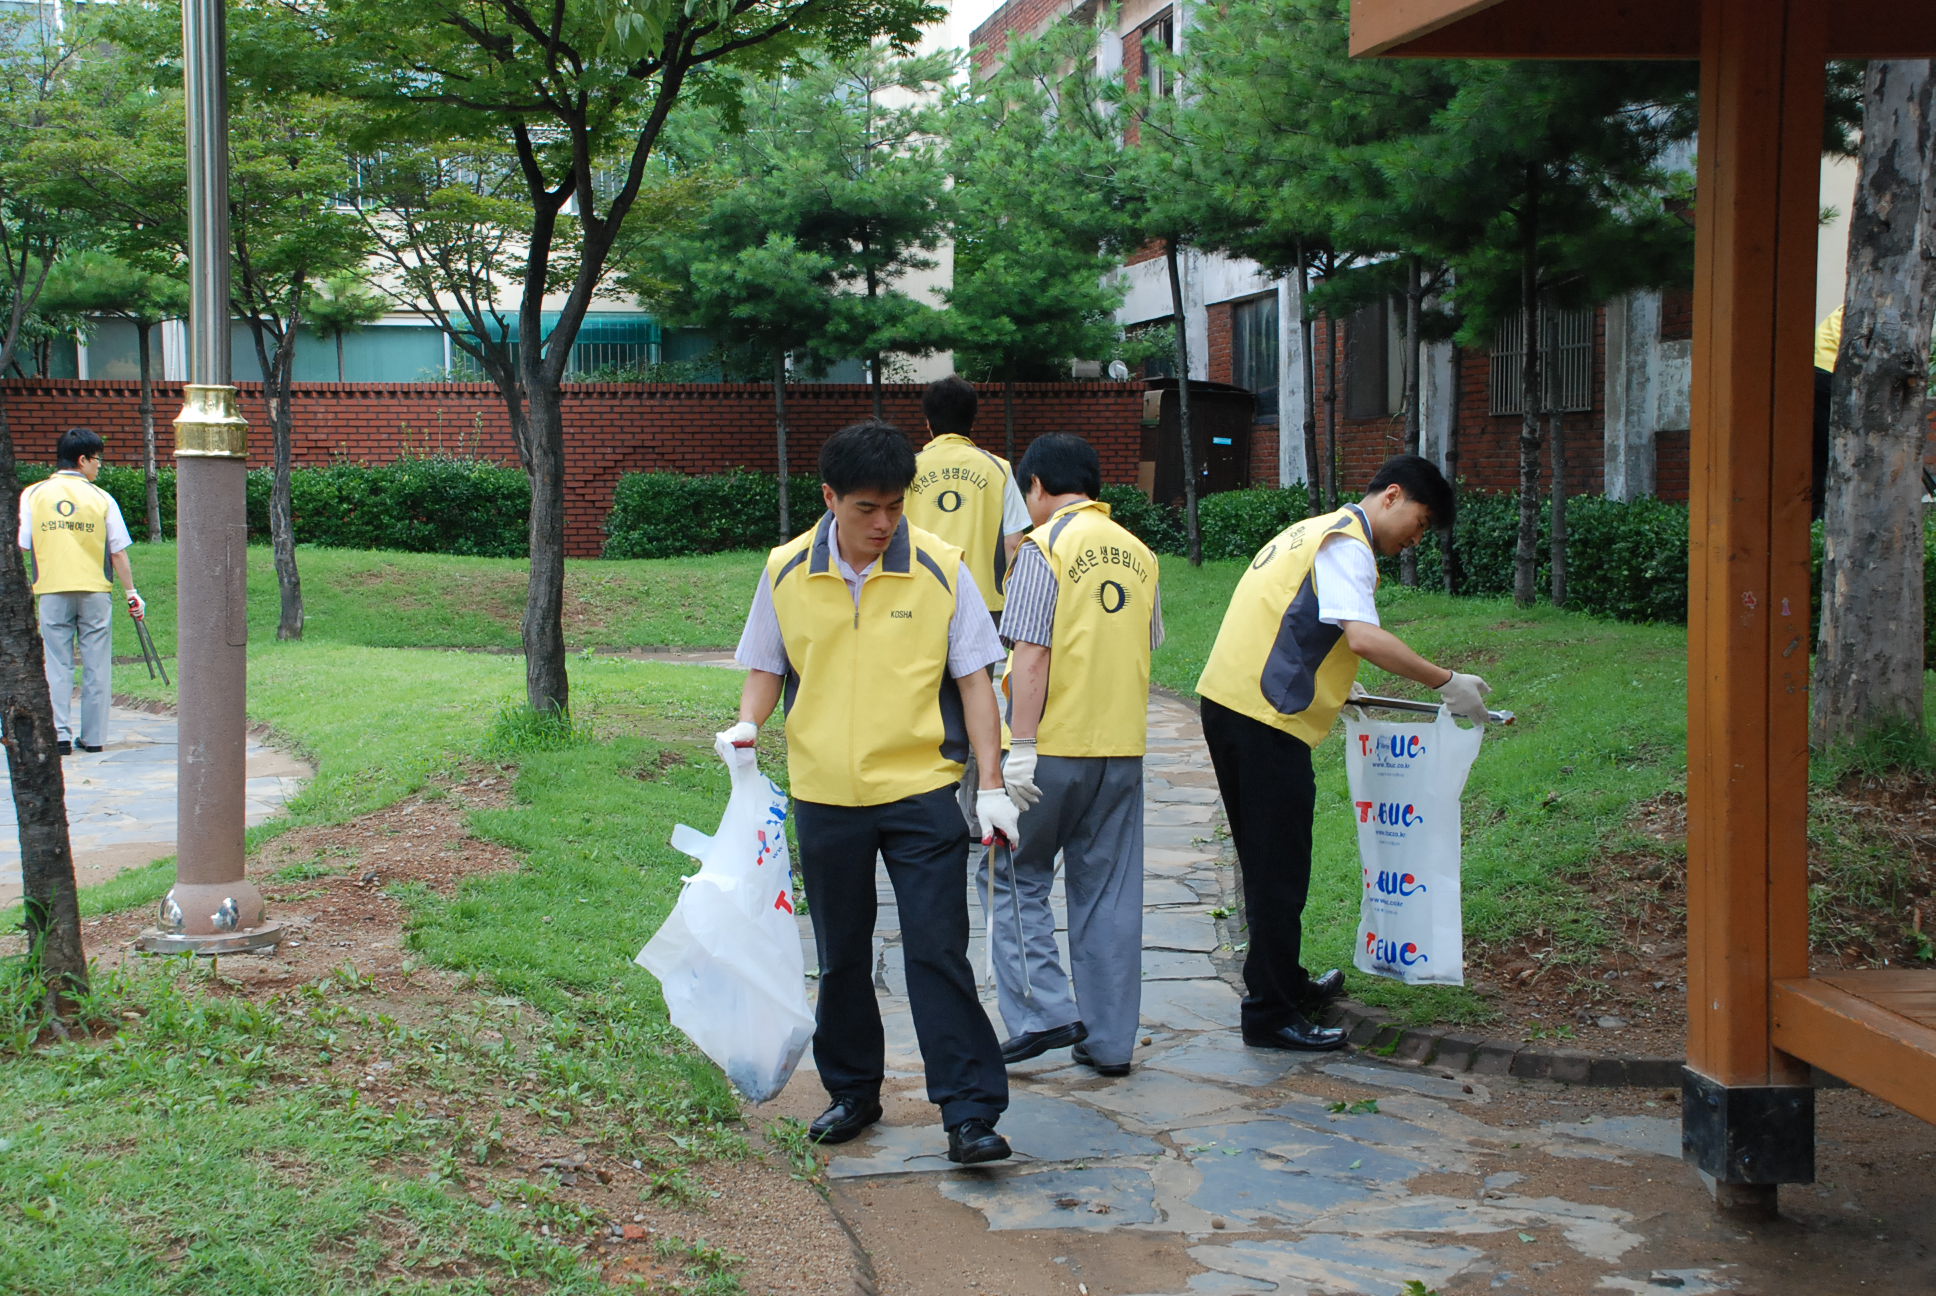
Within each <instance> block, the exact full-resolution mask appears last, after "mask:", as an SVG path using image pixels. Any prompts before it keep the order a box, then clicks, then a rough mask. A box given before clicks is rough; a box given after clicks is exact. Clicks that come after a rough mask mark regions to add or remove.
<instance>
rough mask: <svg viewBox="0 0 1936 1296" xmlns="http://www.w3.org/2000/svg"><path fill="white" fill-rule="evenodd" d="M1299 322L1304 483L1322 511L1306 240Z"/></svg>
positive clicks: (1313, 505)
mask: <svg viewBox="0 0 1936 1296" xmlns="http://www.w3.org/2000/svg"><path fill="white" fill-rule="evenodd" d="M1297 288H1298V292H1297V317H1298V318H1297V326H1298V328H1299V329H1301V330H1302V331H1303V333H1304V428H1303V432H1304V487H1305V491H1306V493H1307V494H1308V495H1309V496H1310V510H1311V512H1312V513H1313V514H1316V513H1317V512H1318V499H1319V486H1318V482H1319V473H1318V358H1317V356H1316V355H1315V354H1314V353H1313V350H1312V348H1314V347H1315V346H1316V345H1317V340H1318V339H1317V323H1316V321H1315V320H1313V319H1312V318H1311V308H1310V305H1309V302H1310V300H1311V268H1310V266H1309V265H1307V264H1306V263H1305V260H1304V244H1303V243H1299V244H1298V245H1297Z"/></svg>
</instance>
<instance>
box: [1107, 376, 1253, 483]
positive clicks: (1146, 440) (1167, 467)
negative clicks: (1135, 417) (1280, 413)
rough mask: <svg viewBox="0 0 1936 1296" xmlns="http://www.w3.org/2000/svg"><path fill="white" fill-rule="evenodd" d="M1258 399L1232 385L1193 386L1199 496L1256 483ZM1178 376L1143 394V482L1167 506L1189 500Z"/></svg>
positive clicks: (1140, 470) (1195, 382)
mask: <svg viewBox="0 0 1936 1296" xmlns="http://www.w3.org/2000/svg"><path fill="white" fill-rule="evenodd" d="M1256 403H1257V398H1256V397H1255V396H1253V395H1251V393H1250V392H1249V391H1248V390H1246V389H1245V388H1242V387H1233V386H1232V385H1231V384H1229V383H1220V382H1206V381H1203V380H1200V379H1199V380H1193V381H1192V382H1191V383H1190V431H1191V437H1190V440H1191V445H1192V448H1193V449H1194V451H1195V460H1196V472H1197V496H1198V498H1202V497H1203V496H1205V495H1213V494H1215V493H1217V492H1218V491H1227V490H1241V489H1242V488H1243V487H1245V486H1248V485H1250V425H1251V419H1252V414H1253V411H1254V409H1255V406H1256ZM1177 405H1178V402H1177V384H1176V379H1174V378H1158V379H1154V380H1152V381H1151V383H1150V385H1149V389H1148V390H1147V391H1145V392H1144V393H1143V452H1142V456H1141V458H1142V462H1141V463H1140V464H1139V465H1138V472H1137V484H1138V485H1139V486H1141V487H1142V488H1143V489H1144V490H1146V491H1148V492H1149V495H1150V498H1151V499H1153V500H1156V501H1157V502H1158V503H1162V504H1181V503H1182V502H1183V438H1182V436H1181V435H1180V433H1179V431H1178V429H1179V428H1180V426H1181V420H1180V418H1179V417H1178V409H1177Z"/></svg>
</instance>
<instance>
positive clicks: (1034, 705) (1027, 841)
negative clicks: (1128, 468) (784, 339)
mask: <svg viewBox="0 0 1936 1296" xmlns="http://www.w3.org/2000/svg"><path fill="white" fill-rule="evenodd" d="M1015 475H1016V477H1017V478H1018V479H1019V480H1021V481H1023V482H1026V483H1027V487H1028V489H1027V494H1026V496H1025V498H1026V499H1027V501H1028V509H1029V517H1030V518H1031V519H1032V520H1033V521H1034V522H1035V529H1034V530H1033V531H1031V532H1029V534H1028V538H1027V539H1026V540H1024V541H1023V542H1022V547H1021V549H1020V550H1019V552H1018V553H1017V554H1016V559H1015V571H1014V577H1013V580H1012V581H1011V582H1010V584H1009V589H1008V610H1007V611H1006V613H1004V614H1003V617H1002V637H1003V638H1005V639H1007V640H1008V641H1009V642H1010V643H1011V644H1013V645H1014V655H1013V656H1012V657H1011V659H1010V661H1009V669H1008V689H1009V727H1010V729H1011V731H1012V732H1013V734H1014V742H1013V746H1012V748H1011V750H1010V752H1009V755H1008V760H1007V762H1006V763H1005V764H1004V766H1003V771H1002V775H1003V781H1004V783H1005V784H1006V786H1007V788H1008V794H1009V798H1010V799H1011V800H1012V801H1014V802H1015V803H1016V804H1017V805H1018V806H1021V807H1022V843H1021V845H1020V846H1019V847H1017V848H1016V850H1015V851H1014V853H1013V856H1012V859H1013V863H1014V869H1013V871H1012V873H1010V874H1008V875H1007V876H1004V874H1003V872H1002V871H1001V870H1000V869H996V870H994V879H993V889H994V903H993V906H992V908H993V913H991V914H990V915H989V918H988V931H989V938H990V940H992V941H993V942H994V950H995V969H996V985H997V987H998V990H999V993H1000V1002H1001V1010H1002V1020H1003V1022H1004V1023H1006V1025H1007V1026H1008V1029H1009V1031H1010V1032H1011V1034H1010V1037H1009V1038H1008V1039H1007V1040H1006V1041H1004V1042H1003V1044H1002V1060H1003V1061H1004V1062H1007V1063H1009V1064H1011V1065H1012V1064H1014V1063H1017V1062H1023V1061H1026V1060H1028V1059H1029V1058H1032V1057H1038V1056H1040V1055H1041V1054H1043V1053H1045V1052H1047V1051H1048V1050H1050V1049H1055V1048H1065V1047H1068V1046H1070V1045H1073V1046H1074V1057H1075V1060H1076V1061H1077V1062H1078V1063H1081V1064H1082V1065H1085V1066H1088V1067H1091V1068H1093V1069H1094V1070H1096V1071H1098V1072H1100V1073H1101V1074H1103V1075H1108V1076H1117V1075H1127V1074H1128V1073H1129V1066H1130V1053H1131V1051H1132V1050H1133V1049H1134V1048H1135V1045H1136V1032H1137V1029H1138V1024H1137V1023H1138V1014H1139V1012H1140V1010H1141V1008H1142V980H1143V968H1142V958H1143V754H1144V752H1145V750H1147V747H1148V742H1149V677H1150V653H1151V651H1152V650H1154V649H1155V648H1156V647H1157V646H1158V645H1160V644H1161V643H1162V641H1163V612H1162V606H1161V600H1160V599H1159V598H1158V596H1157V564H1156V555H1155V554H1153V553H1151V552H1150V550H1149V547H1148V546H1147V545H1145V544H1144V543H1143V542H1142V541H1141V540H1138V539H1137V538H1136V537H1135V536H1133V535H1131V534H1130V533H1129V532H1128V531H1127V530H1125V529H1124V528H1123V527H1122V525H1121V524H1119V523H1117V522H1116V521H1114V520H1113V519H1112V518H1111V517H1110V516H1109V505H1107V504H1104V503H1101V502H1099V501H1098V500H1097V499H1096V496H1097V495H1099V494H1101V493H1102V462H1101V460H1100V459H1098V458H1097V456H1096V451H1095V447H1093V446H1091V445H1090V444H1089V443H1088V442H1087V441H1084V440H1083V439H1082V438H1081V437H1078V436H1071V435H1070V434H1068V433H1066V432H1052V433H1050V434H1048V435H1046V436H1042V437H1038V438H1036V440H1035V441H1033V442H1032V443H1030V445H1029V448H1028V453H1026V454H1024V455H1023V456H1022V462H1021V464H1020V465H1019V466H1018V467H1017V468H1016V471H1015ZM1058 853H1060V854H1061V856H1062V861H1063V867H1064V869H1065V870H1066V872H1065V875H1064V879H1065V881H1064V885H1065V888H1066V893H1067V896H1068V905H1069V970H1070V972H1071V973H1073V974H1074V978H1075V993H1074V994H1073V995H1071V994H1070V990H1069V977H1068V976H1065V975H1064V974H1063V971H1062V964H1061V961H1060V958H1059V956H1058V951H1057V949H1056V943H1055V926H1056V923H1055V912H1054V910H1053V908H1052V907H1051V905H1050V902H1049V891H1050V888H1051V887H1052V886H1053V885H1054V883H1055V868H1056V855H1057V854H1058ZM1078 1009H1079V1010H1080V1011H1078Z"/></svg>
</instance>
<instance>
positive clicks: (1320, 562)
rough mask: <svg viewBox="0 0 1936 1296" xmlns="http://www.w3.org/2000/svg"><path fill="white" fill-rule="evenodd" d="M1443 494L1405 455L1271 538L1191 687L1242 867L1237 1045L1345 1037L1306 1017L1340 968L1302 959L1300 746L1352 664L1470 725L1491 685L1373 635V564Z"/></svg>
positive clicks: (1319, 731) (1448, 496)
mask: <svg viewBox="0 0 1936 1296" xmlns="http://www.w3.org/2000/svg"><path fill="white" fill-rule="evenodd" d="M1455 508H1456V502H1455V500H1454V498H1453V494H1452V487H1451V484H1450V483H1448V482H1447V481H1446V480H1445V477H1444V475H1443V474H1442V473H1440V472H1439V470H1438V468H1437V466H1436V465H1434V464H1433V463H1432V462H1431V461H1430V460H1428V459H1422V458H1420V457H1419V456H1417V455H1398V456H1396V457H1395V458H1392V459H1388V460H1386V461H1385V465H1384V466H1383V467H1382V468H1380V469H1379V470H1378V472H1377V475H1376V476H1374V477H1373V478H1372V479H1371V486H1370V488H1369V491H1368V493H1367V494H1366V495H1365V497H1364V499H1363V500H1361V501H1359V502H1358V503H1356V504H1347V505H1345V506H1344V507H1343V508H1341V509H1339V510H1338V511H1337V512H1335V513H1327V514H1325V515H1324V516H1322V517H1315V518H1306V519H1305V520H1304V521H1302V522H1299V523H1297V524H1296V525H1294V526H1291V527H1289V528H1287V529H1286V530H1284V531H1282V532H1280V533H1279V534H1278V535H1277V536H1276V537H1275V538H1274V539H1272V540H1271V542H1270V543H1269V544H1267V545H1265V546H1264V547H1263V549H1262V550H1260V551H1259V552H1258V554H1257V556H1256V558H1254V559H1252V560H1251V564H1250V570H1248V571H1246V572H1245V573H1244V575H1243V578H1242V579H1241V580H1239V581H1238V582H1237V589H1236V592H1235V593H1234V594H1232V595H1231V598H1230V606H1229V608H1228V609H1227V610H1226V611H1225V612H1224V617H1223V626H1222V628H1221V629H1219V630H1218V632H1217V642H1216V645H1215V646H1214V647H1213V648H1212V649H1211V650H1210V659H1209V661H1208V662H1207V663H1206V664H1205V665H1204V668H1203V675H1202V677H1201V678H1199V679H1198V680H1197V693H1198V694H1199V696H1201V698H1202V716H1203V740H1204V743H1205V745H1207V746H1208V747H1209V749H1210V763H1211V765H1212V766H1214V767H1215V769H1216V772H1217V788H1218V790H1219V791H1220V792H1221V793H1222V795H1223V805H1224V813H1225V814H1226V815H1228V816H1229V819H1230V835H1231V839H1232V841H1233V843H1234V844H1235V845H1236V847H1237V861H1238V865H1239V867H1240V868H1241V869H1242V872H1243V884H1244V909H1245V912H1246V914H1247V915H1248V917H1249V921H1250V952H1249V953H1248V954H1247V955H1246V956H1245V958H1244V991H1245V993H1244V999H1243V1006H1242V1009H1241V1014H1242V1027H1243V1035H1244V1043H1246V1044H1249V1045H1251V1046H1252V1047H1253V1048H1273V1049H1335V1048H1339V1047H1342V1046H1343V1044H1344V1032H1343V1031H1341V1030H1338V1029H1335V1028H1332V1027H1326V1026H1319V1025H1318V1024H1317V1023H1316V1022H1315V1021H1313V1020H1312V1018H1313V1016H1315V1014H1316V1013H1317V1012H1318V1011H1319V1010H1321V1009H1322V1008H1323V1007H1324V1005H1325V1004H1327V1003H1329V1002H1330V1001H1331V1000H1333V999H1335V998H1337V997H1338V996H1339V995H1341V994H1343V993H1344V973H1343V972H1341V971H1338V970H1337V969H1335V968H1333V969H1332V970H1331V971H1329V972H1326V973H1324V974H1323V975H1322V976H1319V977H1315V978H1314V977H1312V976H1311V974H1310V973H1309V972H1308V971H1306V970H1305V967H1304V964H1303V962H1302V961H1301V957H1300V956H1301V952H1302V946H1303V940H1304V931H1303V924H1304V901H1305V898H1306V896H1307V895H1308V893H1309V892H1310V889H1311V822H1312V817H1313V815H1314V813H1315V811H1316V804H1317V782H1316V779H1315V777H1314V776H1313V774H1312V772H1311V749H1312V748H1313V747H1315V746H1317V744H1318V741H1319V740H1320V739H1322V738H1323V737H1324V736H1325V734H1327V733H1329V732H1330V730H1331V726H1332V724H1333V722H1334V721H1336V720H1337V718H1338V711H1339V709H1340V708H1341V707H1342V706H1343V705H1344V703H1345V701H1346V700H1347V698H1348V695H1349V694H1350V691H1351V689H1352V687H1353V686H1354V682H1355V680H1356V678H1357V674H1358V663H1359V661H1360V660H1364V661H1369V662H1371V663H1372V664H1373V665H1375V666H1379V667H1382V668H1384V669H1385V670H1388V671H1390V672H1391V673H1392V674H1394V675H1402V676H1404V677H1405V678H1406V679H1409V680H1415V681H1417V682H1418V683H1420V684H1423V685H1425V686H1427V687H1428V688H1435V689H1437V690H1438V692H1439V696H1440V698H1441V699H1443V700H1444V702H1445V704H1446V706H1448V707H1449V708H1450V709H1451V712H1452V714H1453V715H1455V716H1457V717H1459V718H1460V719H1462V720H1471V721H1474V722H1476V723H1479V724H1484V723H1485V720H1486V704H1485V696H1486V694H1488V693H1490V692H1491V691H1492V689H1491V688H1490V686H1488V685H1487V684H1486V682H1485V681H1484V680H1482V679H1480V678H1479V677H1478V676H1477V675H1464V674H1461V673H1459V672H1458V671H1455V670H1452V669H1450V668H1449V667H1445V666H1440V665H1437V664H1435V663H1433V662H1430V661H1427V660H1426V659H1425V658H1423V657H1421V656H1419V655H1418V654H1417V653H1416V652H1414V651H1412V649H1410V648H1409V647H1407V646H1406V645H1405V643H1404V641H1403V640H1401V639H1399V638H1398V636H1397V635H1394V634H1392V633H1391V632H1390V631H1389V630H1386V629H1384V628H1383V627H1382V626H1380V625H1379V624H1378V606H1377V604H1376V602H1375V601H1374V599H1373V595H1374V592H1375V591H1376V590H1377V588H1378V560H1377V555H1378V554H1386V555H1391V554H1398V553H1402V552H1403V551H1404V550H1406V549H1409V548H1411V547H1412V546H1413V545H1415V544H1417V543H1418V542H1419V541H1420V540H1421V539H1423V538H1424V536H1425V530H1426V528H1427V527H1440V528H1444V527H1449V526H1451V525H1452V517H1453V513H1454V511H1455Z"/></svg>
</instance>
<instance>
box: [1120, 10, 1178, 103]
mask: <svg viewBox="0 0 1936 1296" xmlns="http://www.w3.org/2000/svg"><path fill="white" fill-rule="evenodd" d="M1131 39H1132V40H1134V41H1135V42H1136V49H1135V53H1134V61H1135V66H1136V73H1137V76H1138V78H1139V79H1140V81H1141V83H1142V84H1144V85H1147V86H1148V87H1149V90H1150V93H1151V94H1152V95H1170V94H1174V93H1175V92H1176V86H1175V85H1174V84H1173V80H1174V79H1173V78H1172V77H1171V75H1170V72H1169V70H1168V69H1167V68H1165V67H1164V66H1163V62H1162V59H1163V56H1164V55H1166V54H1174V53H1175V52H1176V11H1175V10H1165V11H1164V12H1163V13H1162V14H1160V15H1159V16H1157V17H1155V18H1153V19H1151V20H1150V21H1149V22H1146V23H1144V24H1143V25H1142V26H1141V27H1139V28H1137V29H1136V34H1135V35H1134V36H1133V37H1131Z"/></svg>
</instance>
